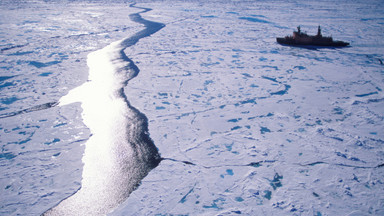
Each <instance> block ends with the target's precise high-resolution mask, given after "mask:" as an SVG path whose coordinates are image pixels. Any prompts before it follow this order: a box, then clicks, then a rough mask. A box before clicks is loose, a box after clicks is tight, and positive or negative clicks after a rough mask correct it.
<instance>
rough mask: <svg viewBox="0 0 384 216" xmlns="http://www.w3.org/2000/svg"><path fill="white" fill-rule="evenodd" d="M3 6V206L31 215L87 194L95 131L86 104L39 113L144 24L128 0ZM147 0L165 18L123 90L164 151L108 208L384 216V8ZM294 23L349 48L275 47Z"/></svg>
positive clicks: (150, 15) (131, 52) (133, 50)
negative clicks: (94, 58)
mask: <svg viewBox="0 0 384 216" xmlns="http://www.w3.org/2000/svg"><path fill="white" fill-rule="evenodd" d="M1 4H2V5H1V6H2V7H1V9H0V10H1V13H0V16H1V19H0V21H1V23H0V24H1V34H0V36H1V47H0V49H1V53H0V54H1V62H0V64H1V66H0V67H1V74H0V75H1V79H0V91H1V92H0V94H1V99H0V100H1V101H0V102H1V104H0V105H1V107H0V111H1V112H0V116H1V117H2V118H1V119H0V128H1V131H0V143H1V152H0V169H1V173H2V175H0V190H1V198H0V203H1V204H0V214H4V215H25V214H31V215H36V214H40V213H43V212H44V211H45V210H47V209H49V208H51V207H53V206H54V205H55V204H57V203H59V202H60V201H61V200H63V199H64V198H66V197H68V196H69V195H71V194H73V193H75V192H76V191H77V190H78V189H79V188H80V184H81V175H82V170H83V168H82V167H83V164H82V161H81V160H82V154H83V152H84V146H83V145H84V143H86V141H87V140H88V139H89V137H90V132H89V130H88V129H87V127H86V126H85V125H84V124H83V123H82V118H81V112H82V110H81V107H80V104H72V105H66V106H53V107H52V108H47V109H44V110H40V111H34V109H32V110H31V109H30V108H33V107H36V106H37V108H36V109H35V110H39V109H38V107H39V105H44V104H50V103H51V102H55V101H58V100H59V99H60V98H61V97H62V96H64V95H66V94H67V92H68V91H69V90H70V89H73V88H75V87H76V86H79V85H81V84H82V83H84V82H86V80H87V76H88V68H87V65H86V56H87V54H88V53H90V52H93V51H96V50H99V49H102V48H103V47H105V46H107V45H108V44H110V43H112V42H114V41H119V40H121V39H123V38H126V37H127V36H129V35H133V34H134V33H135V32H138V31H140V30H142V29H143V27H142V26H141V25H140V24H138V23H135V22H132V21H131V20H129V14H132V13H137V12H138V11H140V10H139V9H137V8H130V7H129V4H130V2H127V3H123V2H118V3H101V2H86V1H82V2H80V3H68V2H67V3H63V2H61V3H57V2H56V3H44V2H39V1H36V2H34V3H28V4H16V3H12V4H11V3H9V4H6V3H1ZM137 5H138V6H142V7H148V8H152V9H153V10H152V11H149V12H147V13H145V14H142V16H143V18H145V19H147V20H151V21H156V22H159V23H164V24H165V25H166V26H165V27H164V28H163V29H161V30H160V31H158V32H156V33H155V34H153V35H151V36H150V37H146V38H142V39H141V40H140V41H139V42H137V43H136V44H135V45H134V46H131V47H129V48H127V49H126V50H125V53H126V55H127V56H128V57H129V58H130V59H131V60H132V61H133V62H134V63H135V65H136V66H137V67H138V68H139V69H140V73H139V74H138V76H137V77H135V78H134V79H132V80H130V81H129V83H128V85H127V86H126V87H125V89H124V90H125V94H126V95H127V99H128V101H129V102H130V104H131V105H132V106H133V107H135V108H137V109H138V110H140V112H142V113H143V114H145V115H146V117H147V118H148V124H149V133H150V137H151V138H152V140H153V141H154V143H155V145H156V147H157V148H158V149H159V153H160V154H161V156H162V157H163V158H165V159H164V160H163V161H162V162H161V163H160V165H159V166H158V167H156V168H155V169H153V170H152V171H151V172H150V173H149V174H148V176H146V177H145V178H144V179H143V180H142V182H141V185H140V186H139V187H138V188H137V189H136V190H135V191H134V192H133V193H131V195H130V196H129V197H128V198H127V200H126V201H125V202H124V203H122V204H121V205H120V206H119V207H118V208H117V209H116V210H115V211H113V212H112V213H110V215H384V210H383V206H384V196H383V195H382V194H383V192H384V186H383V174H384V166H383V164H384V151H383V150H384V149H383V145H384V134H383V131H384V125H383V118H384V106H383V105H384V95H383V89H384V86H383V83H384V79H383V78H384V65H383V64H382V63H381V62H382V61H383V59H384V54H383V51H384V42H382V38H384V31H383V29H384V16H383V13H382V9H381V8H382V7H383V6H384V5H383V3H382V1H379V0H377V1H376V0H369V1H360V0H358V1H346V0H345V1H344V0H343V1H337V2H334V1H225V2H221V1H214V2H203V1H176V2H170V1H169V2H168V1H143V2H138V4H137ZM15 11H17V12H18V13H15ZM298 25H300V26H301V28H302V30H303V31H307V32H308V33H310V34H315V33H316V30H317V26H318V25H321V26H322V30H323V35H332V36H333V38H334V39H336V40H343V41H347V42H350V43H351V46H350V47H347V48H343V49H329V48H322V49H320V48H319V49H304V48H297V47H288V46H281V45H279V44H277V43H276V41H275V38H276V37H281V36H285V35H288V34H291V33H292V31H293V30H294V29H295V28H296V26H298ZM25 109H29V110H30V112H26V113H24V114H19V113H18V114H17V115H13V116H12V115H9V114H12V113H15V112H16V113H17V112H18V111H20V110H25ZM7 115H8V116H9V117H5V116H7Z"/></svg>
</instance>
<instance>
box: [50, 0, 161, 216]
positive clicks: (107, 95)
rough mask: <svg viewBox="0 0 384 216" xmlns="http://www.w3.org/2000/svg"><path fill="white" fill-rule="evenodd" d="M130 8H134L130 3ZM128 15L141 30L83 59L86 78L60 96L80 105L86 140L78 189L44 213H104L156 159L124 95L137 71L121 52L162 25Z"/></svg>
mask: <svg viewBox="0 0 384 216" xmlns="http://www.w3.org/2000/svg"><path fill="white" fill-rule="evenodd" d="M131 7H135V8H139V7H136V6H134V4H132V5H131ZM139 9H143V11H141V12H139V13H135V14H131V15H130V16H129V17H130V19H131V20H132V21H134V22H138V23H141V24H143V25H144V26H145V29H143V30H141V31H139V32H137V33H136V34H134V35H132V36H131V37H128V38H126V39H123V40H120V41H116V42H113V43H111V44H110V45H108V46H106V47H104V48H103V49H101V50H97V51H95V52H92V53H90V54H89V55H88V60H87V63H88V67H89V80H88V82H86V83H84V84H83V85H81V86H79V87H77V88H75V89H73V90H71V91H70V92H69V93H68V95H66V96H64V97H62V98H61V99H60V101H59V106H64V105H67V104H70V103H73V102H81V107H82V109H83V113H82V116H83V120H84V123H85V124H86V125H87V126H88V127H89V129H90V130H91V133H92V136H91V137H90V139H89V140H88V141H87V143H86V148H85V152H84V156H83V163H84V168H83V174H82V182H81V188H80V189H79V190H78V191H77V192H76V193H75V194H73V195H72V196H70V197H68V198H66V199H64V200H63V201H61V202H60V203H59V204H58V205H57V206H55V207H53V208H51V209H50V210H48V211H47V212H45V213H44V215H105V214H107V213H108V212H111V211H112V210H113V209H114V208H116V207H117V206H118V205H119V204H120V203H122V202H123V201H124V200H125V199H126V198H127V197H128V196H129V194H130V193H131V192H132V191H133V190H134V189H135V188H136V187H137V185H138V184H139V183H140V181H141V180H142V179H143V178H144V177H145V176H146V175H147V174H148V173H149V171H150V170H151V169H153V168H154V167H156V166H157V165H158V164H159V162H160V161H161V158H160V155H159V153H158V151H157V148H156V147H155V145H154V143H153V141H152V140H151V138H150V137H149V134H148V123H147V118H146V117H145V116H144V114H142V113H140V112H139V111H138V110H137V109H135V108H134V107H132V106H131V105H130V103H129V102H128V100H127V98H126V95H125V93H124V87H125V86H126V85H127V83H128V81H129V80H131V79H132V78H134V77H135V76H136V75H137V74H138V72H139V69H138V68H137V66H136V65H135V64H134V63H133V62H132V60H130V59H129V58H128V57H127V56H126V55H125V53H124V50H125V49H126V48H127V47H130V46H133V45H135V44H136V43H137V42H138V41H139V40H140V39H141V38H144V37H147V36H150V35H152V34H154V33H155V32H157V31H159V30H160V29H161V28H163V27H164V26H165V25H164V24H161V23H156V22H152V21H148V20H145V19H143V18H142V17H141V16H140V14H141V13H145V12H147V11H149V10H150V9H148V8H139Z"/></svg>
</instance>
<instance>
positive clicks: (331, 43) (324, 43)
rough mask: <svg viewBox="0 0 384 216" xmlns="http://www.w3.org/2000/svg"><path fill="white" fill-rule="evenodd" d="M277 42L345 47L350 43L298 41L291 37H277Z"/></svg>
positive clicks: (294, 44)
mask: <svg viewBox="0 0 384 216" xmlns="http://www.w3.org/2000/svg"><path fill="white" fill-rule="evenodd" d="M276 41H277V43H279V44H283V45H289V46H322V47H345V46H348V45H349V43H347V42H344V41H306V42H303V41H297V40H295V39H291V38H276Z"/></svg>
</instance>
